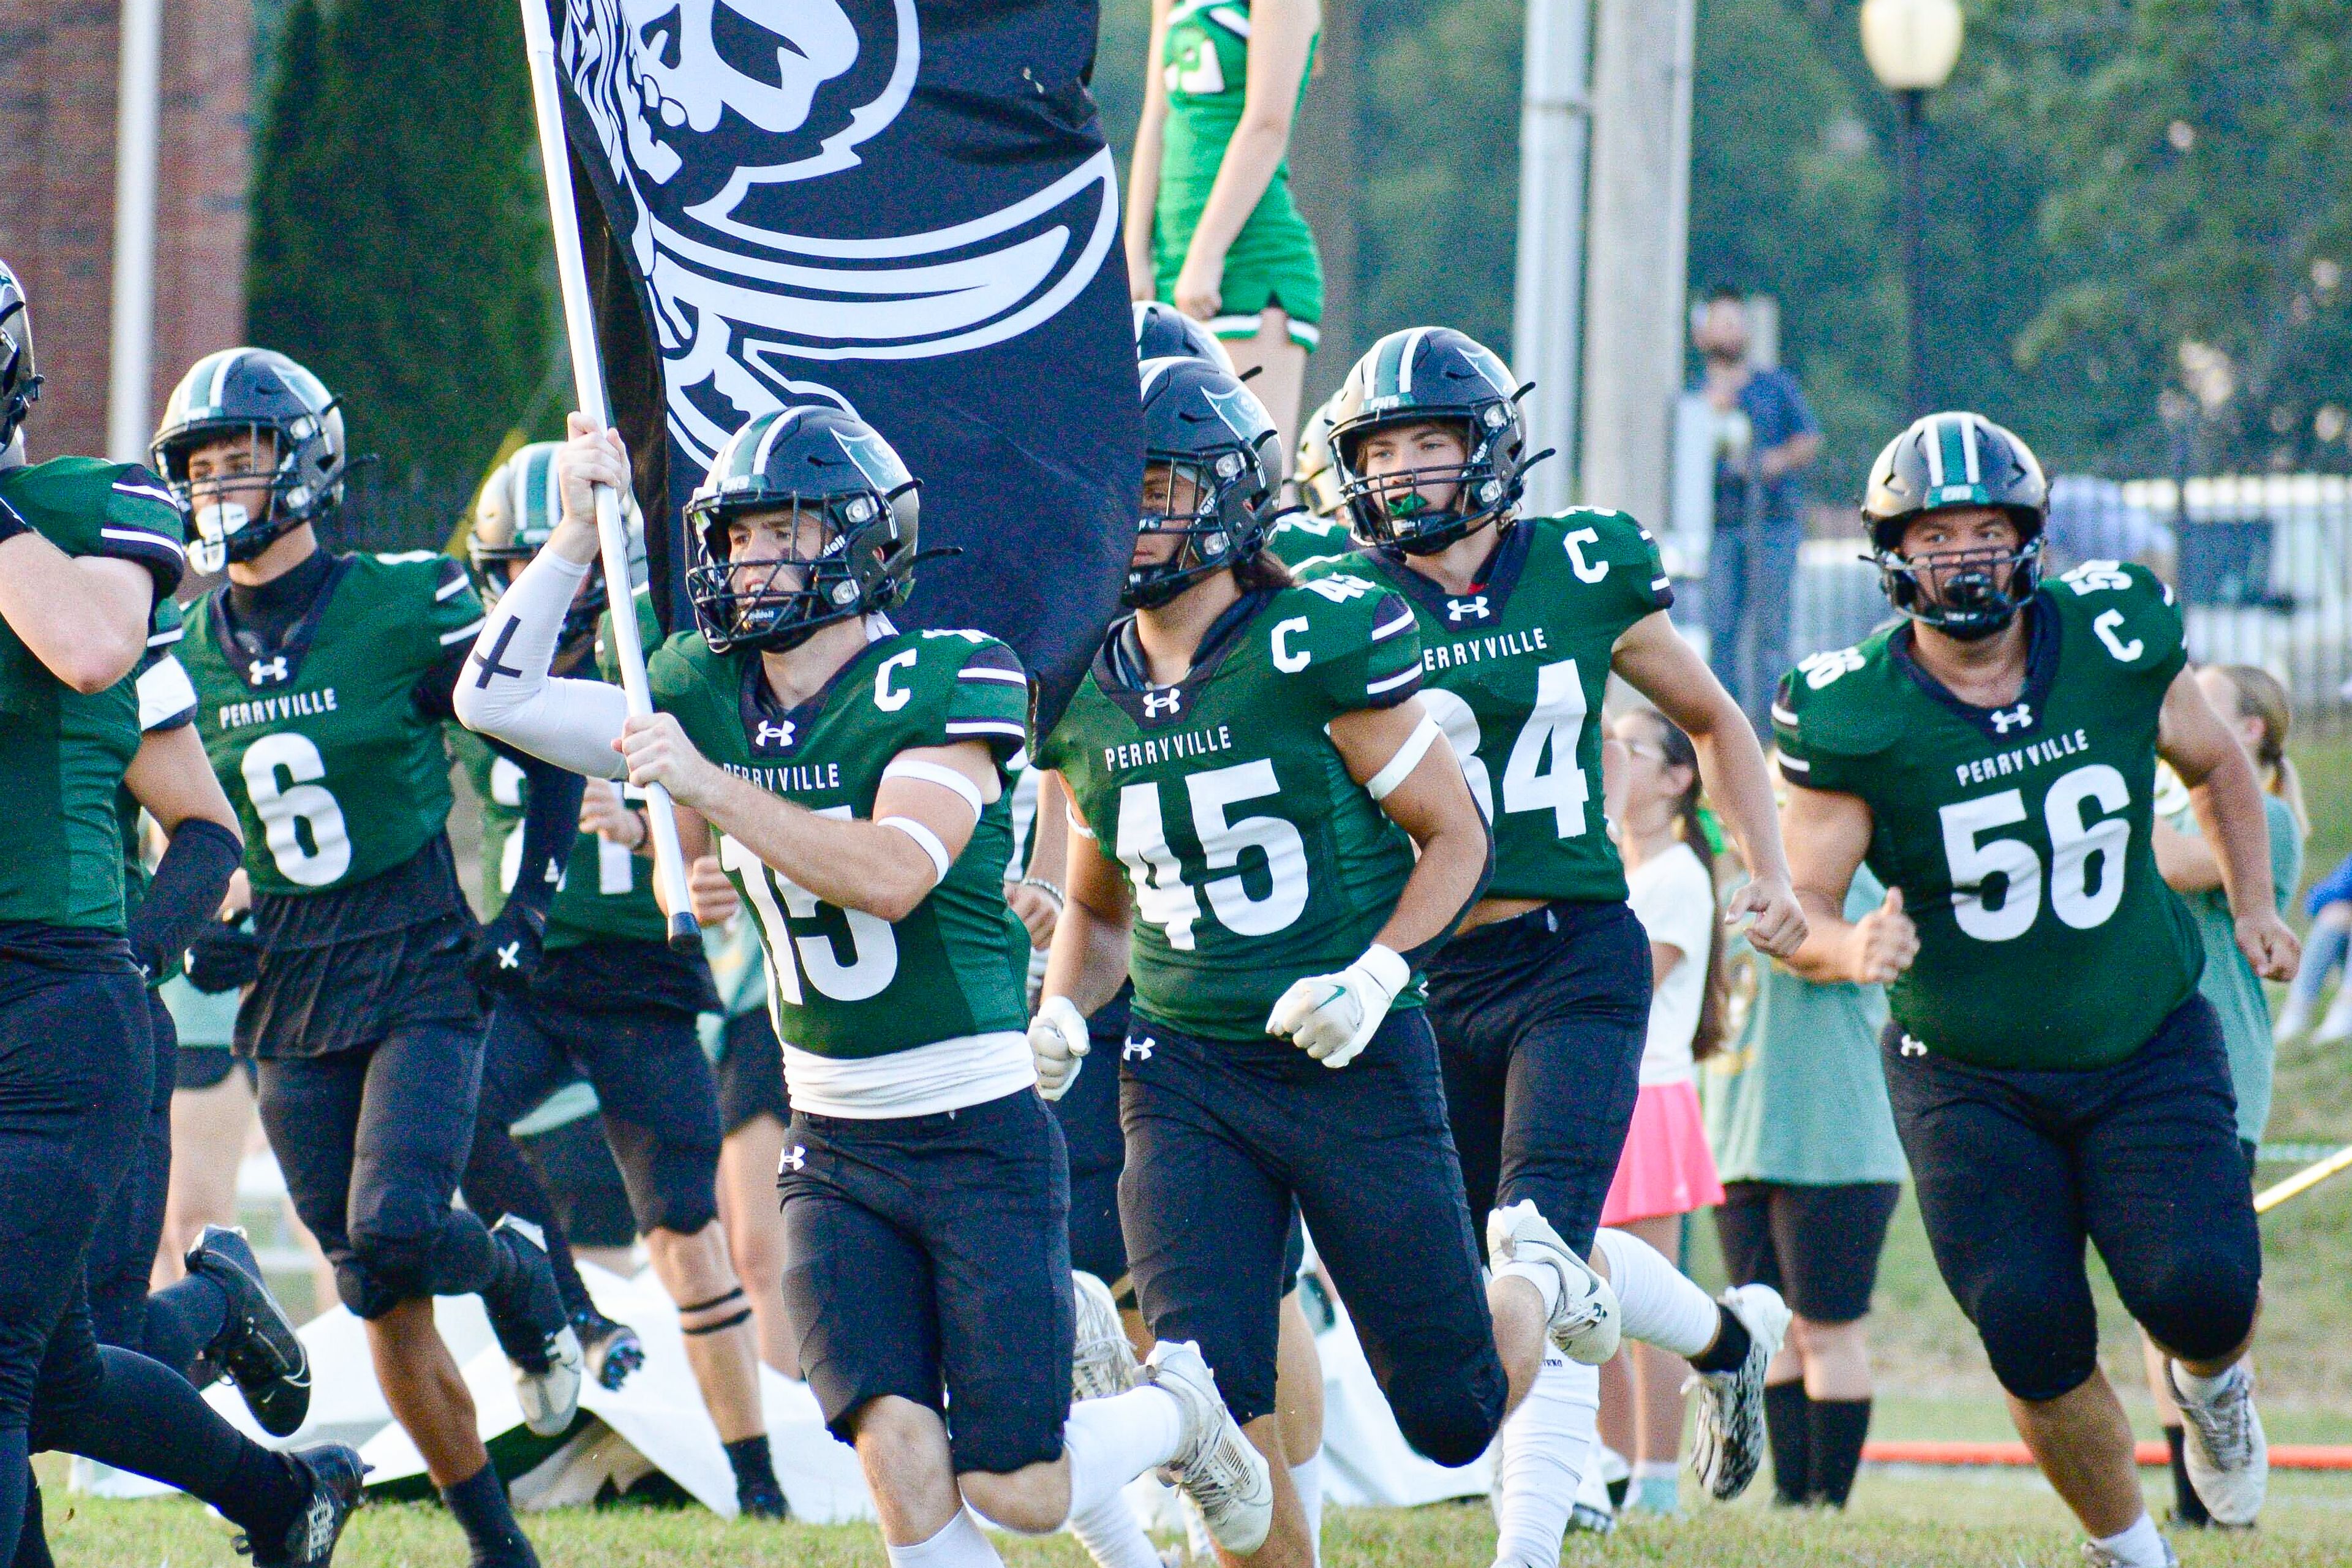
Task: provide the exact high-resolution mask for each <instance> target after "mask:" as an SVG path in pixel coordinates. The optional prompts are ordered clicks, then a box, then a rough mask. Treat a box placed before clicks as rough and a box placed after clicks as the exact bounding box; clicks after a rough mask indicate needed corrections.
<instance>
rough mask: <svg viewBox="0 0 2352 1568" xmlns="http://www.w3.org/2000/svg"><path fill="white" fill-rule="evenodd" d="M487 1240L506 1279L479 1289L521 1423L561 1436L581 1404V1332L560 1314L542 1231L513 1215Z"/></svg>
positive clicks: (560, 1299) (544, 1434) (541, 1432)
mask: <svg viewBox="0 0 2352 1568" xmlns="http://www.w3.org/2000/svg"><path fill="white" fill-rule="evenodd" d="M490 1245H491V1246H493V1247H497V1248H498V1249H499V1251H501V1252H502V1253H504V1254H505V1255H506V1258H507V1262H508V1267H507V1269H506V1275H507V1281H506V1283H505V1284H504V1285H503V1286H501V1287H499V1288H498V1289H490V1290H485V1291H483V1292H482V1305H483V1306H484V1307H485V1308H487V1309H488V1311H489V1317H490V1329H491V1331H492V1332H494V1333H496V1334H497V1335H498V1339H499V1349H500V1350H502V1351H504V1352H506V1357H507V1360H508V1361H509V1362H511V1363H513V1364H514V1379H515V1398H516V1400H517V1401H518V1402H519V1403H520V1405H522V1419H523V1425H524V1426H528V1427H530V1429H531V1430H532V1431H533V1432H536V1433H537V1434H539V1435H540V1436H542V1437H553V1436H560V1435H561V1434H562V1432H563V1431H564V1430H565V1429H566V1428H567V1427H569V1426H571V1425H572V1415H573V1413H574V1412H576V1411H577V1410H578V1409H579V1408H580V1383H581V1374H582V1372H583V1358H582V1356H581V1353H580V1336H579V1335H578V1334H577V1333H575V1332H574V1331H572V1323H571V1321H570V1319H568V1318H567V1317H566V1316H565V1315H564V1311H563V1297H562V1294H561V1293H560V1292H559V1291H558V1290H557V1289H556V1287H555V1270H554V1268H552V1267H551V1266H550V1265H549V1263H548V1261H547V1242H546V1238H545V1233H544V1232H542V1231H541V1229H540V1228H539V1226H535V1225H533V1224H531V1223H530V1221H529V1220H526V1219H520V1218H518V1217H517V1216H515V1215H507V1216H506V1217H505V1218H503V1219H501V1220H499V1223H498V1224H497V1225H496V1226H492V1227H491V1230H490Z"/></svg>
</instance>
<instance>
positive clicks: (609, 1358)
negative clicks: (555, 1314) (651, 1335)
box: [572, 1307, 646, 1394]
mask: <svg viewBox="0 0 2352 1568" xmlns="http://www.w3.org/2000/svg"><path fill="white" fill-rule="evenodd" d="M572 1334H573V1336H574V1337H575V1338H577V1339H578V1340H579V1342H580V1360H581V1369H582V1371H583V1372H584V1373H586V1374H587V1377H588V1380H589V1381H590V1382H592V1383H593V1384H595V1385H596V1386H597V1387H599V1388H601V1389H603V1390H604V1392H605V1393H607V1394H612V1393H614V1392H616V1391H617V1390H618V1389H619V1388H620V1386H621V1384H625V1383H626V1382H628V1381H629V1373H633V1372H635V1371H636V1370H637V1369H638V1368H639V1367H641V1366H643V1365H645V1364H646V1347H645V1342H643V1341H641V1340H639V1339H638V1338H637V1331H636V1330H635V1329H633V1328H631V1327H629V1325H628V1324H626V1323H616V1322H614V1321H613V1320H612V1319H610V1318H608V1317H606V1316H604V1313H602V1312H600V1311H598V1310H596V1309H595V1308H593V1307H586V1308H583V1309H582V1310H579V1311H577V1312H574V1313H572Z"/></svg>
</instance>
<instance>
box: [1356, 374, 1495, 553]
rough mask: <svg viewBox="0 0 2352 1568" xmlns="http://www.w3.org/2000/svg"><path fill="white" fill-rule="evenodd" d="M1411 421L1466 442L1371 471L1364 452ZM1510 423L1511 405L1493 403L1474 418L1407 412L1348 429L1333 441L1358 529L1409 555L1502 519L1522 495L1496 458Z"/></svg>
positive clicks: (1464, 536)
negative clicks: (1439, 498) (1432, 456)
mask: <svg viewBox="0 0 2352 1568" xmlns="http://www.w3.org/2000/svg"><path fill="white" fill-rule="evenodd" d="M1412 425H1432V426H1444V427H1448V428H1450V429H1451V430H1452V431H1453V432H1454V435H1455V436H1456V437H1457V438H1458V439H1459V440H1460V442H1461V444H1462V454H1463V455H1462V458H1461V459H1460V460H1459V461H1457V462H1453V463H1440V464H1433V465H1428V466H1417V467H1412V468H1394V469H1391V470H1389V471H1388V472H1385V473H1381V474H1367V473H1366V472H1365V471H1364V468H1363V452H1364V448H1365V447H1366V446H1367V445H1369V444H1370V441H1371V440H1372V438H1373V437H1376V436H1378V435H1379V434H1380V433H1381V431H1383V430H1394V429H1399V428H1402V427H1403V426H1412ZM1510 426H1511V418H1510V411H1509V410H1508V408H1507V406H1506V405H1503V404H1502V403H1500V402H1490V403H1488V404H1486V405H1485V408H1484V410H1483V412H1482V414H1481V416H1480V417H1478V418H1475V419H1465V418H1458V417H1456V418H1444V417H1434V416H1431V415H1429V414H1425V413H1423V414H1409V415H1404V416H1399V417H1398V418H1396V419H1393V420H1390V421H1385V422H1383V423H1381V424H1376V425H1372V426H1369V427H1359V428H1357V429H1354V430H1349V431H1347V432H1345V433H1344V435H1343V436H1342V437H1340V439H1339V441H1338V442H1337V443H1335V454H1336V455H1337V457H1338V458H1339V502H1340V505H1341V507H1342V508H1343V509H1344V510H1345V511H1346V513H1347V515H1348V519H1349V525H1350V526H1351V527H1352V528H1353V529H1354V531H1355V533H1356V536H1357V537H1358V538H1359V539H1361V540H1363V541H1364V542H1366V543H1369V544H1374V545H1380V546H1383V547H1386V548H1389V549H1393V550H1398V551H1401V552H1403V553H1405V554H1407V555H1434V554H1436V553H1437V552H1440V551H1443V550H1444V549H1446V548H1447V547H1448V546H1450V545H1453V544H1454V543H1455V542H1458V541H1460V540H1464V539H1467V538H1468V537H1469V536H1470V535H1471V534H1473V533H1475V532H1476V531H1478V530H1480V529H1481V528H1484V527H1486V525H1487V524H1488V523H1490V522H1496V521H1500V520H1502V519H1503V518H1504V517H1506V516H1507V514H1508V513H1509V511H1510V510H1511V508H1512V507H1513V506H1515V505H1517V501H1518V499H1519V487H1518V485H1517V482H1516V480H1508V481H1507V480H1506V479H1505V478H1504V477H1503V475H1502V474H1501V472H1500V471H1499V468H1498V464H1497V462H1496V458H1497V456H1498V454H1497V451H1496V446H1497V443H1498V441H1500V440H1501V439H1502V437H1504V435H1505V433H1506V432H1507V430H1509V428H1510ZM1448 489H1451V490H1452V492H1453V493H1452V496H1451V499H1450V500H1448V501H1447V502H1446V504H1444V505H1443V506H1437V505H1433V504H1431V502H1430V500H1429V499H1428V494H1429V492H1431V491H1437V492H1439V493H1444V491H1446V490H1448Z"/></svg>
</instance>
